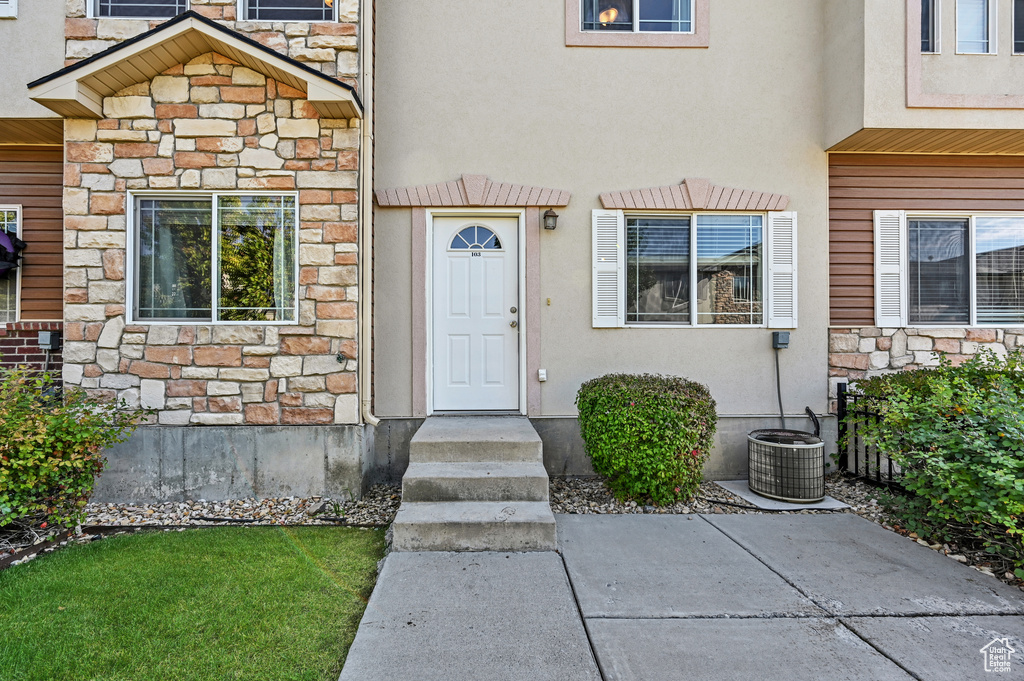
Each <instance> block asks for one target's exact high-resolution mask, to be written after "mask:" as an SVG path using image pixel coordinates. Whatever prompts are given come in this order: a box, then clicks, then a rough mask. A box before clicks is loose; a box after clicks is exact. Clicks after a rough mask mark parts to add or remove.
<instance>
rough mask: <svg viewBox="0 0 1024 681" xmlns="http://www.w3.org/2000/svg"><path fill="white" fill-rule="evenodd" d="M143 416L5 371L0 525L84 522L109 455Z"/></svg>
mask: <svg viewBox="0 0 1024 681" xmlns="http://www.w3.org/2000/svg"><path fill="white" fill-rule="evenodd" d="M143 413H144V412H143V411H142V410H138V409H135V410H127V409H118V408H117V406H116V405H115V404H113V403H110V402H102V401H100V400H98V399H96V398H94V397H90V396H88V395H87V394H86V393H85V391H83V390H80V389H72V390H68V391H66V392H64V393H63V394H61V392H60V390H59V389H58V385H57V384H56V383H55V382H54V381H53V380H52V379H51V378H50V377H49V376H47V375H43V376H37V375H34V374H32V373H29V372H28V371H27V370H25V369H24V368H19V369H0V527H4V526H5V525H9V524H11V523H15V522H19V523H24V522H32V523H43V522H46V523H49V524H56V525H67V524H74V523H76V522H79V521H80V519H81V514H82V509H83V507H84V506H85V504H86V502H88V500H89V497H90V495H91V494H92V490H93V483H94V481H95V478H96V476H97V475H98V474H99V472H100V471H101V470H102V469H103V465H104V463H105V459H104V458H103V450H104V449H105V448H106V447H109V446H110V445H112V444H114V443H115V442H122V441H124V440H126V439H127V438H128V436H129V435H130V434H131V432H132V430H134V428H135V425H136V424H137V423H138V421H139V418H140V417H141V416H142V415H143Z"/></svg>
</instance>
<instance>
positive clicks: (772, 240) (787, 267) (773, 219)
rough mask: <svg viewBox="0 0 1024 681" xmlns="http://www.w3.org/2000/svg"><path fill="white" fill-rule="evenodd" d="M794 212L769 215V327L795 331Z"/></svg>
mask: <svg viewBox="0 0 1024 681" xmlns="http://www.w3.org/2000/svg"><path fill="white" fill-rule="evenodd" d="M796 310H797V302H796V213H793V212H773V213H768V328H770V329H795V328H796Z"/></svg>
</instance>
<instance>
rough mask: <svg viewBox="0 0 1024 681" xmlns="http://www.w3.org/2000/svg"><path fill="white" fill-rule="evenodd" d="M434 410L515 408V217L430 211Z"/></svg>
mask: <svg viewBox="0 0 1024 681" xmlns="http://www.w3.org/2000/svg"><path fill="white" fill-rule="evenodd" d="M433 233H434V237H433V240H434V243H433V280H432V286H433V327H434V328H433V338H432V341H433V350H432V354H433V357H432V363H433V393H434V395H433V397H434V411H476V410H494V411H515V412H518V411H519V331H520V326H519V320H520V314H519V308H520V307H521V306H520V304H519V248H518V236H519V222H518V220H517V219H516V218H482V219H481V218H468V217H467V218H463V217H436V218H434V229H433Z"/></svg>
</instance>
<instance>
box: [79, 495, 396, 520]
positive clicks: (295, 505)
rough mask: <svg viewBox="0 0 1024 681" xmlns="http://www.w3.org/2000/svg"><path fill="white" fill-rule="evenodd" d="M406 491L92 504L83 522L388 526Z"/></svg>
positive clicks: (87, 509)
mask: <svg viewBox="0 0 1024 681" xmlns="http://www.w3.org/2000/svg"><path fill="white" fill-rule="evenodd" d="M401 500H402V493H401V489H400V488H399V487H397V486H392V485H374V486H373V487H371V488H370V490H369V491H368V492H367V493H366V495H365V496H364V497H363V498H362V499H360V500H359V501H344V500H340V499H338V500H336V499H331V498H329V497H305V498H303V497H284V498H278V499H235V500H231V501H203V500H200V501H184V502H165V503H159V504H89V505H88V506H86V508H85V511H86V519H85V521H84V522H83V523H82V524H83V525H106V526H127V527H147V526H161V525H188V526H196V527H201V526H207V525H236V524H237V525H338V524H339V523H342V524H346V525H379V526H381V527H383V526H385V525H388V524H390V523H391V521H392V520H393V519H394V517H395V512H396V511H397V510H398V504H399V503H401Z"/></svg>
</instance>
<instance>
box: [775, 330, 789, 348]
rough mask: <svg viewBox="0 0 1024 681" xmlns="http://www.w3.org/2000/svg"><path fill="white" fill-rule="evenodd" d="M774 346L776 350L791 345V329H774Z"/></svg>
mask: <svg viewBox="0 0 1024 681" xmlns="http://www.w3.org/2000/svg"><path fill="white" fill-rule="evenodd" d="M772 347H773V348H775V349H776V350H781V349H783V348H788V347H789V331H772Z"/></svg>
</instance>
